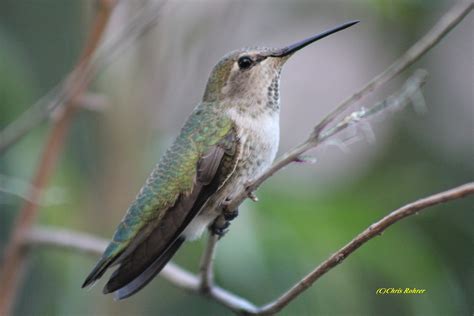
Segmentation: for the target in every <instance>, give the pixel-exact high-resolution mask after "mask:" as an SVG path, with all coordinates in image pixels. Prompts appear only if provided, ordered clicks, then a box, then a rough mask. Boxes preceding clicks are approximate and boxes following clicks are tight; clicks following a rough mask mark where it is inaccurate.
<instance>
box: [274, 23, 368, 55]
mask: <svg viewBox="0 0 474 316" xmlns="http://www.w3.org/2000/svg"><path fill="white" fill-rule="evenodd" d="M359 22H360V21H352V22H347V23H344V24H342V25H340V26H338V27H335V28H333V29H331V30H328V31H326V32H323V33H320V34H317V35H314V36H311V37H310V38H307V39H304V40H302V41H299V42H297V43H295V44H293V45H290V46H287V47H284V48H281V49H278V50H276V51H274V52H272V53H270V54H269V56H271V57H284V56H287V55H290V54H293V53H294V52H296V51H297V50H300V49H302V48H303V47H306V46H308V45H309V44H311V43H314V42H316V41H318V40H320V39H322V38H325V37H326V36H329V35H331V34H334V33H336V32H339V31H342V30H344V29H347V28H348V27H351V26H352V25H354V24H357V23H359Z"/></svg>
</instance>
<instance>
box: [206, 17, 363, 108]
mask: <svg viewBox="0 0 474 316" xmlns="http://www.w3.org/2000/svg"><path fill="white" fill-rule="evenodd" d="M358 22H359V21H353V22H348V23H345V24H343V25H340V26H338V27H336V28H333V29H330V30H328V31H325V32H323V33H320V34H317V35H314V36H311V37H309V38H307V39H305V40H302V41H299V42H297V43H295V44H292V45H289V46H286V47H284V48H277V49H275V48H244V49H240V50H236V51H233V52H231V53H229V54H227V55H226V56H224V57H223V58H222V59H221V60H220V61H219V62H218V63H217V64H216V65H215V66H214V69H213V70H212V72H211V75H210V77H209V80H208V82H207V86H206V91H205V93H204V97H203V101H204V102H214V101H222V100H235V99H240V100H242V99H244V100H245V99H250V100H252V101H253V102H257V103H262V102H268V101H271V100H268V99H269V98H278V81H279V77H280V72H281V69H282V67H283V65H284V64H285V62H286V61H287V60H288V58H290V57H291V56H292V55H293V54H294V53H295V52H296V51H298V50H300V49H302V48H303V47H306V46H308V45H309V44H311V43H314V42H316V41H317V40H320V39H322V38H324V37H326V36H329V35H331V34H333V33H336V32H338V31H341V30H343V29H345V28H348V27H350V26H352V25H354V24H356V23H358Z"/></svg>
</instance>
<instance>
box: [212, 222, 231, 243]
mask: <svg viewBox="0 0 474 316" xmlns="http://www.w3.org/2000/svg"><path fill="white" fill-rule="evenodd" d="M229 226H230V222H229V221H227V220H224V221H222V220H221V218H220V217H219V218H218V219H216V220H215V221H214V223H213V224H212V225H211V227H210V228H209V229H210V231H211V233H212V234H213V235H217V236H219V238H222V237H223V236H224V235H225V234H226V233H227V232H228V231H229V229H228V228H229Z"/></svg>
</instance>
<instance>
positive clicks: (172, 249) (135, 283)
mask: <svg viewBox="0 0 474 316" xmlns="http://www.w3.org/2000/svg"><path fill="white" fill-rule="evenodd" d="M184 240H185V239H184V237H179V238H177V239H176V240H175V241H174V242H173V243H172V244H171V245H170V246H169V247H168V249H166V251H165V252H163V253H162V254H161V255H160V256H159V257H158V258H156V259H155V260H154V261H153V262H152V263H151V264H150V265H149V266H148V267H147V268H146V269H145V270H144V271H143V272H142V273H140V274H139V275H138V276H137V277H136V278H134V279H133V280H132V281H130V282H129V283H127V284H125V285H120V286H121V287H119V288H118V289H115V288H116V287H117V286H114V285H113V280H115V279H120V278H121V277H123V275H121V274H124V273H127V271H123V270H121V269H117V270H116V271H115V272H114V273H113V275H112V276H111V278H110V279H111V281H112V282H110V281H109V283H107V285H106V286H105V288H104V293H110V292H114V298H115V299H116V300H122V299H124V298H127V297H129V296H131V295H133V294H135V293H136V292H138V291H140V290H141V289H142V288H143V287H144V286H145V285H147V284H148V283H149V282H150V281H151V280H152V279H153V278H154V277H155V276H156V275H157V274H158V273H160V271H161V270H162V269H163V268H164V266H165V265H166V264H167V263H168V261H170V259H171V257H173V255H174V254H175V253H176V251H177V250H178V249H179V247H180V246H181V245H182V244H183V242H184Z"/></svg>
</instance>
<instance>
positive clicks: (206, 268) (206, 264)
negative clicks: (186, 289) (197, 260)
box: [199, 234, 219, 293]
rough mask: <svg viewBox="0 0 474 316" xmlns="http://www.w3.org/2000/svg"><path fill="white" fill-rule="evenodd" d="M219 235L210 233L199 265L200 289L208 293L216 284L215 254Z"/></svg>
mask: <svg viewBox="0 0 474 316" xmlns="http://www.w3.org/2000/svg"><path fill="white" fill-rule="evenodd" d="M218 239H219V237H218V236H217V235H214V234H209V235H208V240H207V243H206V248H205V249H204V252H203V254H202V258H201V264H200V266H199V277H200V280H199V281H200V282H199V289H200V290H201V292H203V293H208V292H209V291H210V289H211V288H212V287H213V286H214V265H213V263H214V255H215V252H216V250H215V247H216V246H217V240H218Z"/></svg>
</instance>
